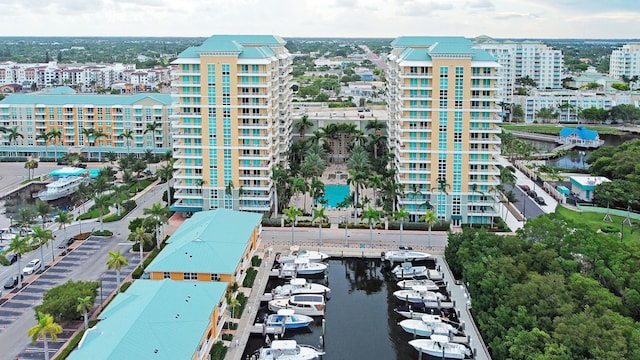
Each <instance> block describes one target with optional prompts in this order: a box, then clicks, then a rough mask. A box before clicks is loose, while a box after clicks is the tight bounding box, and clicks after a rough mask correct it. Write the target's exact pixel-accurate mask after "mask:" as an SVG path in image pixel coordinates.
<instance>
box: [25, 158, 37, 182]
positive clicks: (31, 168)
mask: <svg viewBox="0 0 640 360" xmlns="http://www.w3.org/2000/svg"><path fill="white" fill-rule="evenodd" d="M24 168H25V169H27V178H28V180H29V181H31V179H32V178H33V177H34V176H35V174H33V172H35V169H37V168H38V161H37V160H28V161H26V162H25V163H24Z"/></svg>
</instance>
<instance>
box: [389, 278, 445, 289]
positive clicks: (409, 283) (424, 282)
mask: <svg viewBox="0 0 640 360" xmlns="http://www.w3.org/2000/svg"><path fill="white" fill-rule="evenodd" d="M397 284H398V287H399V288H400V289H411V288H413V287H414V286H424V287H426V288H427V290H430V291H434V290H440V286H438V284H436V283H435V282H434V281H433V280H429V279H421V280H415V279H414V280H401V281H398V283H397Z"/></svg>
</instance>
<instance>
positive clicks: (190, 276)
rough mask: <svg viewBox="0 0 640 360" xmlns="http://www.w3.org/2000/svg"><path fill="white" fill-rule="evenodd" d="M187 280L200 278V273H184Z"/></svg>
mask: <svg viewBox="0 0 640 360" xmlns="http://www.w3.org/2000/svg"><path fill="white" fill-rule="evenodd" d="M184 279H185V280H198V273H184Z"/></svg>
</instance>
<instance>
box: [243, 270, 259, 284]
mask: <svg viewBox="0 0 640 360" xmlns="http://www.w3.org/2000/svg"><path fill="white" fill-rule="evenodd" d="M257 274H258V270H256V269H255V268H252V267H250V268H248V269H247V274H246V275H245V277H244V281H243V282H242V286H244V287H248V288H250V287H253V282H254V281H255V280H256V275H257Z"/></svg>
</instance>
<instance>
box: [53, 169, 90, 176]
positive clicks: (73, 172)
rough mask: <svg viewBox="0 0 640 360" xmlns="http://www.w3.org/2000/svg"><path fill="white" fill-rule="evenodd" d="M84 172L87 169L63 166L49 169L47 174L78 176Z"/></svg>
mask: <svg viewBox="0 0 640 360" xmlns="http://www.w3.org/2000/svg"><path fill="white" fill-rule="evenodd" d="M86 172H87V170H85V169H83V168H77V167H63V168H61V169H56V170H53V171H51V172H50V173H49V175H51V176H55V177H69V176H80V175H82V174H84V173H86Z"/></svg>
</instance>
